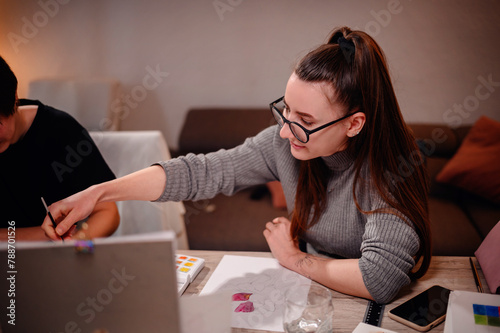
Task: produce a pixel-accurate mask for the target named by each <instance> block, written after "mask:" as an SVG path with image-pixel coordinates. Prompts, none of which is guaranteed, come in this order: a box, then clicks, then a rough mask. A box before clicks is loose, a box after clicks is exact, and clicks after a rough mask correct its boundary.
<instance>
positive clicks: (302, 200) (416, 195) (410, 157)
mask: <svg viewBox="0 0 500 333" xmlns="http://www.w3.org/2000/svg"><path fill="white" fill-rule="evenodd" d="M339 41H340V43H341V44H342V43H344V45H343V47H341V46H339ZM346 45H347V46H346ZM295 73H296V75H297V76H298V78H299V79H301V80H303V81H306V82H326V83H328V84H330V85H331V87H332V88H333V90H332V91H333V92H334V94H335V96H329V98H331V100H335V101H337V102H339V103H340V104H341V105H343V106H344V107H345V112H346V114H347V113H349V112H352V111H354V110H356V109H360V110H361V111H362V112H364V114H365V115H366V122H365V125H364V127H363V130H362V131H361V132H360V133H359V135H357V136H354V137H352V138H349V139H348V142H347V150H348V152H349V153H350V154H351V155H352V156H353V157H355V162H354V168H355V178H354V186H353V198H354V201H355V203H356V207H357V208H358V210H359V211H361V212H362V213H364V214H373V213H375V212H379V211H381V210H377V211H364V210H363V209H362V208H361V206H360V205H359V203H358V200H357V198H356V190H355V189H356V187H357V184H358V183H359V182H360V180H361V179H360V172H361V169H362V167H363V164H364V163H366V162H367V163H368V164H369V169H370V177H371V180H372V182H373V184H374V185H375V187H376V190H377V192H378V193H379V194H380V196H381V197H382V198H383V199H384V200H385V201H386V202H387V203H388V204H389V206H390V207H392V209H385V210H382V211H384V212H388V213H391V214H395V215H398V216H400V217H401V218H402V219H403V220H404V221H405V222H406V223H409V224H413V226H414V228H415V230H416V232H417V234H418V237H419V239H420V248H419V250H418V252H417V253H416V255H415V262H416V264H417V266H418V268H417V269H414V270H413V271H412V272H411V273H410V277H411V278H412V279H417V278H419V277H421V276H423V275H424V274H425V272H426V271H427V269H428V267H429V264H430V258H431V236H430V226H429V212H428V197H427V193H428V186H429V183H428V179H427V173H426V171H425V169H424V165H423V163H422V160H421V159H420V154H419V150H418V147H417V145H416V143H415V138H414V136H413V134H412V133H411V131H410V130H409V129H408V127H407V126H406V124H405V122H404V120H403V116H402V114H401V111H400V108H399V105H398V102H397V99H396V95H395V93H394V88H393V86H392V83H391V79H390V76H389V71H388V68H387V64H386V60H385V55H384V53H383V51H382V50H381V48H380V47H379V46H378V44H377V43H376V42H375V41H374V40H373V39H372V38H371V37H370V36H369V35H368V34H366V33H364V32H362V31H351V30H350V29H349V28H347V27H342V28H339V29H337V30H335V31H333V32H332V34H331V36H330V38H329V40H328V43H326V44H323V45H321V46H319V47H318V48H316V49H315V50H313V51H311V52H309V53H308V54H307V55H306V56H305V57H304V58H303V59H302V60H301V61H300V62H299V64H298V65H297V67H296V69H295ZM333 97H335V98H333ZM389 147H390V148H389ZM402 161H404V162H405V163H403V162H402ZM328 177H329V171H328V169H327V168H326V166H325V165H324V163H322V160H321V159H320V158H316V159H313V160H308V161H301V166H300V173H299V181H298V184H297V194H296V197H295V207H294V210H293V215H292V228H291V233H292V237H293V238H294V239H298V238H299V237H300V236H301V234H303V233H304V232H305V230H307V228H308V227H310V226H312V225H313V224H314V223H316V222H317V221H318V219H319V217H320V215H321V213H322V212H323V211H324V209H325V205H326V197H327V189H326V184H327V183H328V181H327V180H328ZM303 193H307V195H302V194H303ZM311 210H312V212H313V214H312V217H310V214H311ZM419 263H420V264H419Z"/></svg>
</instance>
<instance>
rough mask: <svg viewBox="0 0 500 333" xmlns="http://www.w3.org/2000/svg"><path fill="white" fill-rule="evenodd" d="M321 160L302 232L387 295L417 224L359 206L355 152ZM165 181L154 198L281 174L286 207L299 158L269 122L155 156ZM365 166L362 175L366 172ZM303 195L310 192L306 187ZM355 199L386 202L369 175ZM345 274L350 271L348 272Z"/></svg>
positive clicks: (201, 193)
mask: <svg viewBox="0 0 500 333" xmlns="http://www.w3.org/2000/svg"><path fill="white" fill-rule="evenodd" d="M323 160H324V161H325V163H326V164H327V165H328V166H329V168H330V170H332V175H331V179H330V181H329V183H328V204H327V206H326V210H325V212H324V213H323V214H322V216H321V218H320V220H319V221H318V223H316V224H315V225H314V226H313V227H311V228H310V229H309V230H308V231H307V233H306V235H305V237H304V238H305V240H306V241H307V242H308V243H309V245H310V246H312V247H313V248H314V250H316V251H321V252H326V253H329V254H332V255H334V256H341V257H344V258H359V268H360V270H361V273H362V276H363V280H364V283H365V285H366V287H367V289H368V291H369V292H370V294H371V295H372V297H373V298H374V299H375V300H376V301H377V302H379V303H387V302H389V301H390V300H392V299H393V298H394V296H396V294H397V293H398V291H399V289H400V288H401V287H403V286H404V285H406V284H408V283H409V282H410V279H409V277H408V272H409V271H410V270H411V269H412V268H413V266H414V265H415V262H414V260H413V256H414V255H415V253H416V252H417V250H418V247H419V239H418V236H417V234H416V232H415V231H414V229H413V228H412V227H411V226H409V225H408V224H407V223H405V222H404V221H403V220H402V219H400V218H398V217H396V216H395V215H393V214H388V213H376V214H368V215H364V214H362V213H360V212H359V211H358V210H357V208H356V206H355V204H354V200H353V195H352V188H353V180H354V167H353V165H354V163H353V159H352V158H350V157H349V156H348V154H347V153H346V152H339V153H336V154H334V155H332V156H329V157H324V158H323ZM158 164H160V165H161V166H162V167H163V168H164V170H165V173H166V176H167V182H166V185H165V189H164V192H163V194H162V195H161V197H160V198H158V200H157V201H181V200H201V199H208V198H212V197H214V196H215V195H216V194H218V193H224V194H226V195H231V194H233V193H235V192H236V191H238V190H240V189H242V188H245V187H247V186H250V185H256V184H263V183H266V182H268V181H272V180H279V181H280V182H281V184H282V186H283V190H284V193H285V197H286V201H287V206H288V210H289V212H290V211H291V210H292V209H293V206H294V199H295V193H296V186H297V179H298V170H299V161H298V160H297V159H295V158H294V157H293V155H292V154H291V152H290V145H289V142H288V140H284V139H282V138H280V136H279V128H278V127H277V126H272V127H270V128H268V129H265V130H264V131H262V132H261V133H259V134H258V135H257V136H255V137H253V138H248V139H247V140H246V141H245V142H244V143H243V144H242V145H240V146H238V147H235V148H233V149H229V150H219V151H217V152H215V153H210V154H206V155H194V154H188V155H186V156H184V157H179V158H176V159H172V160H169V161H162V162H159V163H158ZM368 175H369V173H368V168H367V167H366V168H364V170H363V172H362V174H361V176H362V177H363V179H369V176H368ZM304 194H305V195H307V193H304ZM356 194H357V198H358V202H359V204H360V205H361V207H362V208H363V209H364V210H374V209H376V208H381V207H387V204H386V203H385V202H384V201H382V199H381V198H380V196H379V195H378V194H377V193H376V192H375V191H374V190H373V188H372V187H370V185H369V182H363V185H361V186H358V188H357V191H356ZM346 278H348V277H346Z"/></svg>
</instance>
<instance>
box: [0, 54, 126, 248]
mask: <svg viewBox="0 0 500 333" xmlns="http://www.w3.org/2000/svg"><path fill="white" fill-rule="evenodd" d="M114 178H115V175H114V174H113V172H112V171H111V169H110V168H109V166H108V165H107V164H106V162H105V161H104V159H103V157H102V155H101V154H100V152H99V150H98V148H97V146H96V145H95V143H94V141H93V140H92V139H91V138H90V136H89V134H88V132H87V130H85V128H83V127H82V126H81V125H80V124H79V123H78V122H77V121H76V120H75V119H74V118H73V117H71V116H70V115H69V114H67V113H65V112H63V111H59V110H56V109H54V108H52V107H49V106H46V105H44V104H42V103H40V102H39V101H30V100H23V99H21V100H19V99H18V98H17V79H16V76H15V74H14V73H13V72H12V70H11V69H10V67H9V65H8V64H7V63H6V62H5V60H4V59H3V58H2V57H0V207H1V208H0V240H6V239H7V232H8V230H10V231H12V230H14V228H15V236H16V239H17V240H48V239H49V238H47V236H46V235H45V233H44V231H43V230H42V229H41V228H40V226H41V224H42V222H43V220H44V218H45V216H46V214H47V213H46V210H45V207H44V205H43V203H42V200H41V197H43V198H44V200H45V202H46V203H47V205H50V204H51V203H53V202H56V201H58V200H61V199H63V198H65V197H67V196H69V195H71V194H73V193H76V192H79V191H81V190H83V189H85V188H87V187H89V186H91V185H94V184H98V183H101V182H104V181H107V180H111V179H114ZM119 221H120V217H119V214H118V209H117V207H116V204H115V203H114V202H106V203H103V204H100V205H98V206H96V208H95V209H94V211H93V212H92V214H91V215H90V216H89V217H88V219H87V221H86V222H87V225H88V229H87V236H88V237H91V238H94V237H105V236H109V235H111V234H112V233H113V232H114V231H115V230H116V228H117V227H118V224H119ZM9 227H10V229H9ZM74 232H75V231H74V230H71V231H70V232H68V233H67V234H65V235H64V238H70V237H71V236H72V235H73V233H74ZM11 234H12V232H11Z"/></svg>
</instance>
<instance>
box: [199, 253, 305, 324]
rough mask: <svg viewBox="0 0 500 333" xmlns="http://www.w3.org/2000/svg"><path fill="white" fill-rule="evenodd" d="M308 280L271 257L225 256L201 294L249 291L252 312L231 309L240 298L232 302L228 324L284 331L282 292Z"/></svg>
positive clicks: (238, 303) (236, 304)
mask: <svg viewBox="0 0 500 333" xmlns="http://www.w3.org/2000/svg"><path fill="white" fill-rule="evenodd" d="M310 283H311V280H309V279H307V278H305V277H303V276H301V275H299V274H297V273H295V272H292V271H290V270H288V269H286V268H284V267H283V266H281V265H280V264H279V263H278V261H277V260H276V259H274V258H256V257H246V256H232V255H225V256H224V257H223V258H222V260H221V261H220V263H219V265H218V266H217V268H216V269H215V271H214V272H213V274H212V276H211V277H210V279H209V280H208V282H207V284H206V285H205V287H204V288H203V290H202V291H201V293H200V295H204V294H211V293H214V292H217V291H221V290H229V291H230V292H231V294H235V293H252V295H251V296H250V298H249V299H248V301H251V302H252V303H253V305H254V311H253V312H234V310H235V309H236V308H237V307H238V306H239V305H240V304H241V303H242V302H243V301H233V302H232V317H231V326H232V327H238V328H248V329H258V330H267V331H275V332H283V311H284V293H285V291H286V290H287V289H289V288H293V287H294V286H297V285H299V284H310Z"/></svg>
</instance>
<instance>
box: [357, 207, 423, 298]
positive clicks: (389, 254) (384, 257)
mask: <svg viewBox="0 0 500 333" xmlns="http://www.w3.org/2000/svg"><path fill="white" fill-rule="evenodd" d="M418 248H419V238H418V235H417V233H416V232H415V230H414V229H413V228H412V226H410V225H408V224H407V223H406V222H405V221H403V220H402V219H401V218H399V217H397V216H395V215H393V214H389V213H375V214H371V215H369V217H368V220H367V223H366V228H365V233H364V235H363V242H362V244H361V253H362V254H361V258H360V259H359V268H360V270H361V274H362V276H363V281H364V283H365V286H366V288H367V289H368V291H369V292H370V295H372V297H373V298H374V300H375V301H376V302H377V303H381V304H384V303H388V302H390V301H391V300H392V299H393V298H394V297H395V296H396V295H397V293H398V292H399V290H400V289H401V288H402V287H403V286H405V285H407V284H409V283H410V278H409V276H408V274H409V272H410V271H411V269H412V268H413V267H414V266H415V261H414V259H413V256H414V255H415V254H416V252H417V250H418Z"/></svg>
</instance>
